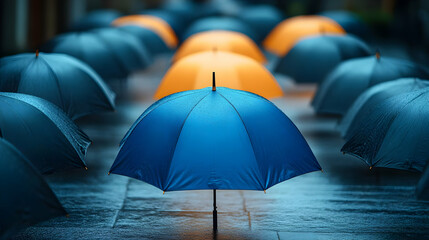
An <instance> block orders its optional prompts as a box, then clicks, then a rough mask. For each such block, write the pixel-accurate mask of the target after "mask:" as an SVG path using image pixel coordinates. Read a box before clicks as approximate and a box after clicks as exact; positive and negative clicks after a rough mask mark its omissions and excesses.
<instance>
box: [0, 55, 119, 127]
mask: <svg viewBox="0 0 429 240" xmlns="http://www.w3.org/2000/svg"><path fill="white" fill-rule="evenodd" d="M0 91H1V92H18V93H25V94H30V95H34V96H37V97H41V98H43V99H46V100H48V101H50V102H52V103H55V104H56V105H57V106H58V107H60V108H61V109H63V110H64V112H66V113H67V115H68V116H69V117H70V118H72V119H76V118H79V117H82V116H84V115H87V114H90V113H94V112H98V111H113V110H114V107H115V103H114V100H115V94H114V93H113V92H112V91H111V90H110V89H109V87H107V85H106V84H105V83H104V82H103V80H102V79H101V78H100V76H98V74H96V73H95V72H94V71H93V70H92V69H91V68H90V67H89V66H88V65H86V64H85V63H83V62H81V61H79V60H77V59H75V58H73V57H70V56H68V55H64V54H44V53H40V54H39V53H36V54H31V53H26V54H18V55H14V56H10V57H5V58H1V59H0Z"/></svg>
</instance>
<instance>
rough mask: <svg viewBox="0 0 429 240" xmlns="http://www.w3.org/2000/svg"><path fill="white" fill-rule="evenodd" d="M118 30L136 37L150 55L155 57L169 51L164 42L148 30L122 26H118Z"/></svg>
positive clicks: (134, 26) (133, 26)
mask: <svg viewBox="0 0 429 240" xmlns="http://www.w3.org/2000/svg"><path fill="white" fill-rule="evenodd" d="M118 29H119V30H122V31H125V32H127V33H130V34H132V35H134V36H136V37H137V38H138V39H139V40H140V42H141V44H143V45H144V46H146V48H147V49H148V51H149V52H150V53H151V55H157V54H162V53H167V52H170V51H171V48H169V47H168V46H167V44H166V43H165V42H164V40H163V39H162V38H161V37H160V36H159V35H158V34H156V33H155V32H153V31H152V30H150V29H148V28H144V27H140V26H136V25H123V26H119V27H118Z"/></svg>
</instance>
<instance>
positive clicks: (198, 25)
mask: <svg viewBox="0 0 429 240" xmlns="http://www.w3.org/2000/svg"><path fill="white" fill-rule="evenodd" d="M211 30H227V31H235V32H240V33H243V34H245V35H247V36H248V37H250V38H251V39H252V40H253V41H255V42H259V41H260V40H261V38H260V36H257V34H256V33H255V32H254V31H253V29H252V28H251V27H250V26H249V25H247V24H246V23H244V22H242V21H240V20H238V19H234V18H230V17H209V18H203V19H200V20H197V21H195V22H194V23H193V24H191V26H189V28H188V29H187V30H186V31H185V34H184V35H183V36H182V40H185V39H187V38H188V37H190V36H191V35H193V34H196V33H199V32H205V31H211Z"/></svg>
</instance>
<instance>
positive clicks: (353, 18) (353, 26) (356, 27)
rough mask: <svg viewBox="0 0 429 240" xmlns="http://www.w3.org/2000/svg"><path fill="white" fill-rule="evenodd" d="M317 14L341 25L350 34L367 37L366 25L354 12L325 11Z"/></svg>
mask: <svg viewBox="0 0 429 240" xmlns="http://www.w3.org/2000/svg"><path fill="white" fill-rule="evenodd" d="M319 15H321V16H324V17H327V18H330V19H332V20H334V21H335V22H337V23H338V24H340V25H341V27H342V28H343V29H344V30H345V31H346V32H347V33H350V34H353V35H356V36H359V37H361V38H364V39H366V38H368V35H369V32H370V31H369V29H368V26H367V25H366V24H365V23H364V22H363V21H362V20H361V19H360V18H359V16H357V15H356V14H354V13H352V12H348V11H326V12H322V13H320V14H319Z"/></svg>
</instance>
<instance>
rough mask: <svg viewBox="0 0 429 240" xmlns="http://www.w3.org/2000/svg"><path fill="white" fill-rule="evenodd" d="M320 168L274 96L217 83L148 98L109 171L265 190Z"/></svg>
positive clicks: (174, 184)
mask: <svg viewBox="0 0 429 240" xmlns="http://www.w3.org/2000/svg"><path fill="white" fill-rule="evenodd" d="M318 170H321V167H320V165H319V164H318V162H317V160H316V159H315V157H314V155H313V153H312V151H311V150H310V148H309V146H308V144H307V142H306V141H305V139H304V138H303V136H302V135H301V133H300V132H299V131H298V129H297V128H296V126H295V125H294V124H293V123H292V122H291V121H290V120H289V118H288V117H287V116H286V115H285V114H284V113H283V112H282V111H280V110H279V109H278V108H277V107H276V106H275V105H274V104H272V103H271V102H270V101H268V100H266V99H265V98H262V97H260V96H258V95H255V94H253V93H249V92H245V91H240V90H233V89H229V88H224V87H219V88H216V87H215V86H213V87H212V88H203V89H200V90H192V91H184V92H179V93H176V94H172V95H169V96H167V97H165V98H163V99H161V100H159V101H158V102H156V103H154V104H153V105H152V106H150V107H149V108H148V109H147V110H146V111H145V112H144V113H143V114H142V115H141V116H140V117H139V119H138V120H137V121H136V122H135V123H134V125H133V126H132V127H131V129H130V130H129V131H128V133H127V134H126V136H125V137H124V139H123V140H122V143H121V149H120V151H119V154H118V156H117V157H116V160H115V162H114V163H113V165H112V167H111V169H110V172H111V173H115V174H120V175H125V176H129V177H132V178H136V179H139V180H141V181H144V182H147V183H149V184H151V185H153V186H155V187H157V188H159V189H161V190H163V191H178V190H197V189H213V190H214V194H215V193H216V190H217V189H236V190H238V189H241V190H264V191H265V190H266V189H268V188H270V187H272V186H273V185H275V184H277V183H280V182H282V181H285V180H288V179H290V178H292V177H295V176H298V175H301V174H305V173H308V172H312V171H318ZM214 199H215V198H214ZM214 210H216V209H214ZM215 215H216V212H215V211H214V221H216V219H215V218H216V217H215ZM214 228H215V230H216V222H214Z"/></svg>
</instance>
